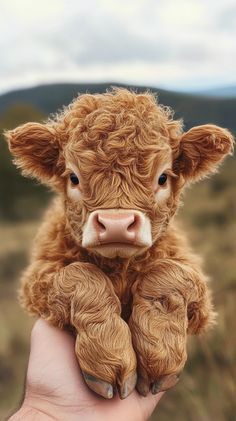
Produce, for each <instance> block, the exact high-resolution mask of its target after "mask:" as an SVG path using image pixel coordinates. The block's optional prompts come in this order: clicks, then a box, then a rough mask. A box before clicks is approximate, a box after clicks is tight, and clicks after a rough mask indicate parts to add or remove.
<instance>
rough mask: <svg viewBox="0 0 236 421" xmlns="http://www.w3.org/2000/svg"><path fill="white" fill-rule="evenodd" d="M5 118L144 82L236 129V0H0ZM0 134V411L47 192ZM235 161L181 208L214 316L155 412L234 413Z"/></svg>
mask: <svg viewBox="0 0 236 421" xmlns="http://www.w3.org/2000/svg"><path fill="white" fill-rule="evenodd" d="M0 9H1V13H0V35H1V36H0V47H1V64H0V129H1V133H2V130H3V129H7V128H13V127H15V126H17V125H18V124H20V123H23V122H26V121H30V120H34V121H40V120H42V119H44V118H46V117H47V116H48V114H49V113H51V112H55V111H56V110H57V109H58V107H62V106H63V105H65V104H68V103H69V102H70V101H71V100H72V98H73V97H74V96H76V95H77V94H78V92H85V91H89V92H91V93H92V92H103V91H105V90H106V88H107V87H109V86H110V84H112V85H118V84H119V83H122V84H124V83H125V84H127V85H129V86H131V85H132V86H139V87H140V89H141V90H143V88H145V87H150V88H152V89H153V91H156V92H158V94H159V100H160V102H161V103H164V104H165V105H170V106H171V107H173V108H174V110H175V111H176V117H177V118H178V117H183V118H184V122H185V127H186V129H188V128H190V127H191V126H193V125H197V124H203V123H206V122H210V123H215V124H219V125H221V126H223V127H227V128H229V129H230V130H231V131H232V132H233V133H234V134H236V72H235V66H236V3H235V1H232V0H224V1H222V0H205V1H203V0H202V1H201V0H196V1H194V0H178V1H174V0H158V1H155V0H117V1H115V0H99V1H95V0H87V1H86V2H85V1H82V0H68V1H66V0H50V1H48V0H40V1H39V2H32V1H30V0H21V1H20V2H19V1H17V0H0ZM2 140H3V136H2V134H1V139H0V408H1V409H0V419H4V417H6V416H7V414H9V411H11V410H12V408H13V409H14V407H16V406H17V403H18V401H19V399H20V397H21V396H22V390H23V380H24V373H25V368H26V364H27V358H28V350H29V335H30V329H31V326H32V323H33V321H32V320H31V319H30V318H29V317H28V316H27V315H25V314H24V313H23V311H22V310H21V309H20V308H19V306H18V303H17V298H16V291H17V286H18V280H19V276H20V273H21V271H22V270H23V268H24V267H25V266H26V265H27V262H28V255H29V251H30V248H31V244H32V239H33V237H34V235H35V232H36V230H37V227H38V225H39V223H40V219H41V215H42V213H43V211H44V209H45V207H46V206H47V203H48V201H49V200H50V198H51V193H50V192H48V191H47V190H46V188H44V187H42V186H39V185H37V184H36V183H34V182H32V181H30V180H26V179H24V178H23V177H21V176H20V174H19V172H18V171H17V170H16V169H15V168H14V166H13V165H12V163H11V158H10V156H9V153H8V151H7V148H6V145H5V143H4V142H3V141H2ZM235 182H236V161H235V158H229V159H228V160H227V161H226V162H225V164H224V165H223V166H222V168H221V170H220V173H219V174H217V175H216V176H214V177H213V178H212V179H210V180H206V181H204V182H201V183H199V184H197V185H195V186H194V187H193V188H192V189H191V190H190V191H189V192H187V194H186V196H185V206H184V208H182V209H181V210H180V212H179V215H178V218H179V220H180V222H181V224H182V226H183V227H184V228H185V229H186V230H187V231H188V232H189V236H190V239H191V242H192V245H193V246H194V248H195V250H197V251H198V252H199V253H200V254H201V255H203V256H204V260H205V269H206V271H207V272H208V273H209V274H210V276H211V278H212V288H213V290H214V301H215V306H216V308H217V311H218V313H219V317H218V326H217V327H216V328H215V330H214V331H213V332H212V333H211V334H210V335H208V336H207V337H202V338H191V339H190V341H189V360H188V364H187V367H186V370H185V372H184V373H183V375H182V377H181V381H180V384H179V385H178V386H177V387H176V388H175V389H174V390H173V391H171V392H168V394H167V395H166V396H165V397H164V399H163V400H162V402H161V404H160V406H159V407H158V409H157V412H156V413H155V414H154V415H153V418H152V420H159V421H169V420H170V419H175V420H176V421H185V420H186V421H187V420H188V421H212V419H214V420H216V421H223V420H229V421H231V420H235V419H236V399H235V397H236V385H235V379H236V365H235V360H236V323H235V320H236V318H235V302H236V218H235V215H236V188H235Z"/></svg>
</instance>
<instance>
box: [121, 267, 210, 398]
mask: <svg viewBox="0 0 236 421" xmlns="http://www.w3.org/2000/svg"><path fill="white" fill-rule="evenodd" d="M212 316H213V312H212V306H211V302H210V297H209V294H208V292H207V288H206V283H205V279H204V276H203V275H201V273H200V271H196V270H195V269H192V268H191V267H190V266H188V265H186V264H182V263H180V262H177V261H173V260H171V259H166V260H163V261H159V262H158V264H156V265H155V266H154V267H153V268H152V269H151V270H150V271H149V273H147V274H145V275H140V276H139V278H138V279H137V281H136V283H135V284H134V287H133V309H132V314H131V317H130V320H129V326H130V330H131V333H132V339H133V346H134V349H135V351H136V355H137V361H138V382H137V389H138V391H139V393H141V394H142V395H144V396H145V395H147V393H148V391H149V390H150V389H151V391H152V393H154V394H155V393H158V392H159V391H162V390H167V389H169V388H170V387H172V386H174V385H175V384H176V383H177V382H178V377H179V374H180V372H181V371H182V369H183V367H184V365H185V362H186V359H187V354H186V340H187V332H188V330H189V331H190V332H192V333H197V332H198V331H199V330H200V329H201V328H203V327H204V326H205V325H206V324H207V323H209V321H210V320H211V319H212Z"/></svg>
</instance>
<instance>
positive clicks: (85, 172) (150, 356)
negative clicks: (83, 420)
mask: <svg viewBox="0 0 236 421" xmlns="http://www.w3.org/2000/svg"><path fill="white" fill-rule="evenodd" d="M6 137H7V140H8V142H9V147H10V151H11V152H12V154H13V155H14V157H15V162H16V164H17V165H18V166H19V167H20V168H21V169H22V170H23V174H25V175H27V176H32V177H35V178H37V179H38V180H40V181H41V182H43V183H45V184H47V185H49V186H50V187H52V188H53V189H54V190H55V191H56V192H57V198H56V199H55V200H54V203H53V204H52V205H51V207H50V209H49V210H48V212H47V214H46V218H45V221H44V223H43V225H42V226H41V227H40V230H39V233H38V236H37V238H36V242H35V247H34V251H33V255H32V262H31V264H30V266H29V267H28V269H27V270H26V272H25V273H24V275H23V278H22V283H21V292H20V300H21V303H22V305H23V306H24V307H25V308H26V309H27V310H28V311H29V312H31V313H34V314H37V315H39V316H41V317H43V318H44V319H46V320H47V321H48V322H49V323H51V324H53V325H54V326H58V327H60V328H67V327H70V328H72V329H73V331H74V333H75V336H76V343H75V352H76V355H77V358H78V361H79V364H80V367H81V370H82V372H83V375H84V379H85V381H86V383H87V384H88V386H89V387H90V388H91V389H92V390H94V391H95V392H97V393H98V394H100V395H102V396H104V397H105V398H112V396H113V394H114V392H115V390H116V388H117V389H118V392H119V395H120V397H121V398H126V397H127V396H128V395H129V394H130V393H131V392H132V390H133V389H134V388H135V386H136V388H137V390H138V391H139V393H141V394H142V395H144V396H145V395H147V393H148V392H149V390H151V391H152V393H154V394H155V393H158V392H159V391H161V390H166V389H168V388H170V387H172V386H173V385H174V384H175V383H176V382H177V381H178V376H179V374H180V372H181V370H182V369H183V367H184V364H185V361H186V338H187V333H191V334H198V333H199V332H201V331H202V330H203V329H205V328H206V327H207V326H208V325H210V324H211V323H212V322H213V321H214V312H213V308H212V303H211V294H210V292H209V289H208V286H207V278H206V276H205V275H204V274H203V273H202V270H201V268H200V266H199V262H198V259H197V258H196V256H195V255H194V254H192V252H191V250H190V249H189V246H188V244H187V242H186V240H185V236H184V235H183V233H181V232H180V231H179V230H178V229H177V227H176V225H175V222H174V220H173V217H174V215H175V213H176V210H177V208H178V205H179V200H180V195H181V192H182V191H183V188H184V187H185V186H186V185H188V184H189V183H191V182H194V181H197V180H199V179H201V178H203V177H205V176H206V175H209V174H211V173H213V172H215V170H216V168H217V165H218V164H219V163H220V162H221V161H222V160H223V158H224V157H225V156H226V155H227V154H229V153H231V152H232V150H233V138H232V135H231V134H230V133H229V132H228V131H227V130H226V129H222V128H220V127H217V126H215V125H211V124H209V125H203V126H198V127H194V128H192V129H191V130H189V131H188V132H186V133H184V132H183V129H182V123H181V121H175V120H173V117H172V113H171V111H170V110H169V109H168V108H166V107H163V106H161V105H159V104H158V103H157V102H156V99H155V97H154V96H153V95H152V94H150V93H143V94H136V93H134V92H130V91H128V90H126V89H114V90H113V91H111V92H108V93H106V94H102V95H87V94H86V95H81V96H79V97H78V98H77V99H76V100H75V101H74V102H73V103H72V104H71V105H69V106H68V107H67V108H66V109H64V110H63V112H61V113H60V114H59V115H57V116H56V117H55V119H53V120H49V121H48V122H47V123H46V124H39V123H27V124H24V125H22V126H20V127H18V128H16V129H15V130H12V131H9V132H7V133H6Z"/></svg>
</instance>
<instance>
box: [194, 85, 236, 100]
mask: <svg viewBox="0 0 236 421" xmlns="http://www.w3.org/2000/svg"><path fill="white" fill-rule="evenodd" d="M198 94H200V95H203V96H208V97H212V98H236V86H222V87H220V88H212V89H206V90H204V91H201V92H198Z"/></svg>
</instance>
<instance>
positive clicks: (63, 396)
mask: <svg viewBox="0 0 236 421" xmlns="http://www.w3.org/2000/svg"><path fill="white" fill-rule="evenodd" d="M74 342H75V340H74V338H73V337H72V336H71V335H70V334H69V333H68V332H65V331H61V330H59V329H57V328H55V327H52V326H50V325H49V324H48V323H46V322H45V321H44V320H42V319H39V320H37V321H36V323H35V326H34V328H33V330H32V335H31V351H30V357H29V364H28V370H27V377H26V391H25V399H24V402H23V404H22V407H21V408H20V410H19V411H18V412H17V413H16V414H14V415H13V416H12V417H11V418H10V420H9V421H22V420H27V421H31V420H34V421H52V420H55V421H65V420H66V421H74V420H76V421H79V420H83V421H100V420H101V421H106V420H109V421H110V420H112V421H120V420H122V421H126V420H127V421H145V420H148V418H149V417H150V416H151V414H152V412H153V410H154V408H155V406H156V404H157V403H158V402H159V400H160V398H161V396H162V395H163V393H159V394H157V395H152V394H151V393H150V394H149V395H148V396H147V397H145V398H144V397H142V396H140V395H139V394H138V393H137V392H136V391H134V392H133V393H131V395H130V396H129V397H128V398H126V399H125V400H120V398H119V397H118V396H115V397H114V398H113V399H111V400H105V399H103V398H101V397H100V396H98V395H96V394H94V393H93V392H91V391H90V390H89V389H88V387H87V386H86V384H85V383H84V380H83V377H82V374H81V372H80V369H79V366H78V362H77V359H76V356H75V352H74V345H75V344H74Z"/></svg>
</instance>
